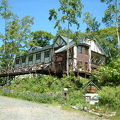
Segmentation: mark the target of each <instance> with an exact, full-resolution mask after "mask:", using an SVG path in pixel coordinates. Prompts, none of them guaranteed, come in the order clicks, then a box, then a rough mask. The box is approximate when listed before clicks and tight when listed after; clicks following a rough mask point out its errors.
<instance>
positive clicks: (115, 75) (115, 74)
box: [91, 58, 120, 86]
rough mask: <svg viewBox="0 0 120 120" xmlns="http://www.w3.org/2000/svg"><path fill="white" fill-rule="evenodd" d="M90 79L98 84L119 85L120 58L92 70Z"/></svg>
mask: <svg viewBox="0 0 120 120" xmlns="http://www.w3.org/2000/svg"><path fill="white" fill-rule="evenodd" d="M91 80H92V81H93V82H94V83H97V84H98V85H99V86H101V85H102V86H116V85H120V58H119V59H117V60H114V61H112V62H111V63H110V64H109V65H106V66H101V67H99V68H98V69H97V71H94V72H93V73H92V76H91Z"/></svg>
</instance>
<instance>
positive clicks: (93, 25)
mask: <svg viewBox="0 0 120 120" xmlns="http://www.w3.org/2000/svg"><path fill="white" fill-rule="evenodd" d="M83 22H84V23H86V24H87V29H89V30H91V31H98V29H99V27H100V23H98V21H96V17H93V16H92V15H91V14H90V13H89V12H86V13H84V19H83Z"/></svg>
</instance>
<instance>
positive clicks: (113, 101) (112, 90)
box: [98, 86, 120, 110]
mask: <svg viewBox="0 0 120 120" xmlns="http://www.w3.org/2000/svg"><path fill="white" fill-rule="evenodd" d="M119 93H120V86H118V87H103V88H102V90H101V91H99V92H98V94H99V95H100V104H102V105H106V107H112V108H113V109H114V110H117V109H118V108H120V94H119Z"/></svg>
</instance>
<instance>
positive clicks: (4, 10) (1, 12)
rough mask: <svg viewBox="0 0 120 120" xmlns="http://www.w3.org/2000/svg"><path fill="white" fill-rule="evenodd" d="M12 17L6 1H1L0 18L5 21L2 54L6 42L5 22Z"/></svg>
mask: <svg viewBox="0 0 120 120" xmlns="http://www.w3.org/2000/svg"><path fill="white" fill-rule="evenodd" d="M12 15H13V13H12V11H11V10H10V7H9V5H8V0H2V1H1V2H0V16H1V17H2V18H3V19H4V20H5V37H4V40H3V42H4V52H5V46H6V40H7V34H6V29H7V21H8V20H9V19H10V18H11V16H12Z"/></svg>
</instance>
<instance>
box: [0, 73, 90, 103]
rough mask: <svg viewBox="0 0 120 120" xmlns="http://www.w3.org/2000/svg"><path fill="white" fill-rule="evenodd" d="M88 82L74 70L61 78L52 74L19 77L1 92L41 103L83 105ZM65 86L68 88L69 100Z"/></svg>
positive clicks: (0, 92) (0, 91)
mask: <svg viewBox="0 0 120 120" xmlns="http://www.w3.org/2000/svg"><path fill="white" fill-rule="evenodd" d="M87 82H88V79H84V78H81V77H75V76H74V73H73V72H72V71H71V73H70V76H66V75H64V76H63V77H62V78H61V79H59V78H57V77H53V76H50V75H40V76H38V77H26V78H17V79H15V80H13V81H12V82H11V85H10V86H3V87H1V88H0V94H1V95H5V96H10V97H16V98H21V99H25V100H30V101H35V102H40V103H61V104H64V103H66V104H67V105H81V104H84V103H85V101H84V95H83V94H84V92H83V90H82V87H83V85H85V84H86V83H87ZM63 88H68V96H67V100H65V99H64V94H63ZM1 89H2V90H1Z"/></svg>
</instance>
